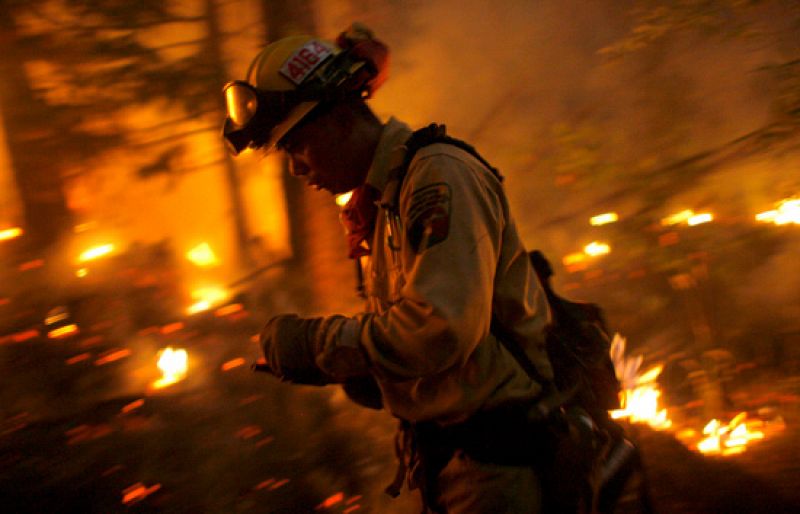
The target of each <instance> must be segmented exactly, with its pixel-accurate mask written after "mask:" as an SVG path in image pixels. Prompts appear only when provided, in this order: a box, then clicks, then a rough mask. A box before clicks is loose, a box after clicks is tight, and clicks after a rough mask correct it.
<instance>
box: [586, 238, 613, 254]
mask: <svg viewBox="0 0 800 514" xmlns="http://www.w3.org/2000/svg"><path fill="white" fill-rule="evenodd" d="M583 251H584V253H585V254H586V255H588V256H590V257H597V256H600V255H606V254H608V253H610V252H611V247H610V246H609V245H608V244H606V243H601V242H599V241H592V242H591V243H589V244H588V245H586V246H584V247H583Z"/></svg>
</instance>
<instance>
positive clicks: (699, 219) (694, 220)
mask: <svg viewBox="0 0 800 514" xmlns="http://www.w3.org/2000/svg"><path fill="white" fill-rule="evenodd" d="M713 220H714V215H713V214H711V213H710V212H703V213H700V214H694V215H692V216H691V217H690V218H689V219H688V220H686V224H687V225H689V226H690V227H694V226H695V225H702V224H703V223H708V222H710V221H713Z"/></svg>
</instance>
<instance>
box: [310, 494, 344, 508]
mask: <svg viewBox="0 0 800 514" xmlns="http://www.w3.org/2000/svg"><path fill="white" fill-rule="evenodd" d="M343 501H344V493H336V494H334V495H332V496H329V497H328V498H326V499H325V500H324V501H323V502H322V503H320V504H319V505H317V506H316V507H315V510H322V509H329V508H331V507H333V506H334V505H336V504H337V503H341V502H343Z"/></svg>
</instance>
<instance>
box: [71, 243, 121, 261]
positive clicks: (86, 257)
mask: <svg viewBox="0 0 800 514" xmlns="http://www.w3.org/2000/svg"><path fill="white" fill-rule="evenodd" d="M113 251H114V245H113V244H110V243H109V244H104V245H99V246H93V247H92V248H89V249H88V250H86V251H84V252H83V253H81V254H80V255H79V256H78V260H79V261H80V262H88V261H93V260H95V259H99V258H101V257H105V256H106V255H109V254H111V252H113Z"/></svg>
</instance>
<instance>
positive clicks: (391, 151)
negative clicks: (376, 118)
mask: <svg viewBox="0 0 800 514" xmlns="http://www.w3.org/2000/svg"><path fill="white" fill-rule="evenodd" d="M410 136H411V129H410V128H409V127H408V125H406V124H405V123H403V122H401V121H399V120H397V119H396V118H394V117H391V118H389V120H388V121H387V122H386V124H384V126H383V132H382V133H381V137H380V139H379V140H378V146H377V147H376V148H375V155H374V156H373V158H372V164H370V167H369V171H367V179H366V183H367V184H369V185H370V186H372V187H374V188H375V189H377V190H378V191H380V192H381V193H383V192H384V189H386V185H387V183H388V182H389V178H390V172H391V171H392V170H393V169H394V168H397V167H399V166H400V165H402V163H403V158H404V157H405V154H406V147H405V142H406V141H407V140H408V138H409V137H410Z"/></svg>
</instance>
